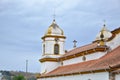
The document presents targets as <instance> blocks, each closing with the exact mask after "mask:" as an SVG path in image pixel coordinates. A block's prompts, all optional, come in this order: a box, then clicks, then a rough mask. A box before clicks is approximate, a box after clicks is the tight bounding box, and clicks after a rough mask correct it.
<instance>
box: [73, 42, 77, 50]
mask: <svg viewBox="0 0 120 80" xmlns="http://www.w3.org/2000/svg"><path fill="white" fill-rule="evenodd" d="M73 43H74V46H73V47H74V48H75V47H76V43H77V41H76V40H74V41H73Z"/></svg>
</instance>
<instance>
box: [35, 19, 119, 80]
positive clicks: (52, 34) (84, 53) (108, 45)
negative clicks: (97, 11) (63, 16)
mask: <svg viewBox="0 0 120 80" xmlns="http://www.w3.org/2000/svg"><path fill="white" fill-rule="evenodd" d="M65 39H66V37H65V35H64V32H63V30H62V29H61V28H60V27H59V26H58V25H57V24H56V22H55V20H53V23H52V24H51V25H50V26H49V28H48V30H47V32H46V33H45V35H44V36H43V37H42V40H43V43H42V46H43V49H42V54H43V55H42V57H41V59H40V62H41V72H40V74H39V76H37V78H38V80H120V73H119V71H118V70H119V69H120V59H119V58H120V57H119V56H120V54H119V52H120V28H117V29H115V30H113V31H109V30H108V29H106V26H105V24H104V25H103V28H102V30H101V31H100V32H99V33H98V34H97V37H96V40H95V41H94V42H92V43H90V44H88V45H85V46H82V47H76V48H74V49H72V50H70V51H67V52H66V51H65V48H64V44H65ZM114 54H115V55H114ZM112 55H113V56H112ZM114 71H117V72H118V73H117V74H116V73H114Z"/></svg>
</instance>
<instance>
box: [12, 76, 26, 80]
mask: <svg viewBox="0 0 120 80" xmlns="http://www.w3.org/2000/svg"><path fill="white" fill-rule="evenodd" d="M13 80H26V79H25V77H24V76H22V75H18V76H14V77H13Z"/></svg>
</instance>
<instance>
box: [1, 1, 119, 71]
mask: <svg viewBox="0 0 120 80" xmlns="http://www.w3.org/2000/svg"><path fill="white" fill-rule="evenodd" d="M54 9H55V14H56V22H57V24H58V25H59V26H60V27H61V28H62V29H63V30H64V33H65V35H66V37H67V39H66V45H65V48H66V49H67V50H69V49H72V47H73V42H72V41H73V40H74V39H75V40H77V41H78V43H77V46H82V45H85V44H88V43H91V42H92V41H94V40H95V37H96V35H97V33H98V32H99V31H100V29H101V28H102V25H103V23H104V22H103V20H106V26H107V28H108V29H109V30H113V29H115V28H118V27H119V26H120V0H0V55H1V56H0V70H14V71H25V62H26V60H28V71H29V72H40V63H39V61H38V60H39V58H40V55H41V42H42V40H41V37H42V36H43V35H44V33H45V31H46V30H47V28H48V27H49V25H50V24H51V23H52V21H53V14H54Z"/></svg>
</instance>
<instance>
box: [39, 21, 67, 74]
mask: <svg viewBox="0 0 120 80" xmlns="http://www.w3.org/2000/svg"><path fill="white" fill-rule="evenodd" d="M65 39H66V37H65V36H64V32H63V30H62V29H61V28H60V27H59V26H58V25H57V24H56V21H55V19H54V20H53V22H52V24H51V25H50V26H49V28H48V29H47V31H46V33H45V34H44V36H43V37H42V41H43V42H42V57H41V59H40V62H41V74H43V73H47V72H50V71H52V70H53V69H55V68H57V67H58V66H60V63H59V62H57V61H56V59H57V58H58V57H61V56H62V55H63V54H64V53H65V49H64V44H65Z"/></svg>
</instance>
